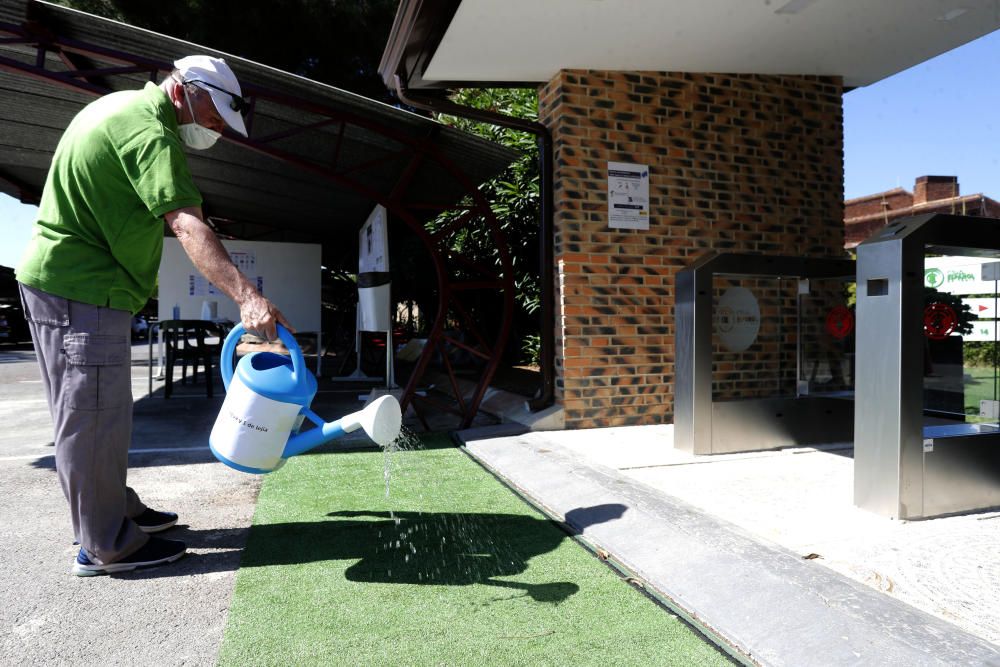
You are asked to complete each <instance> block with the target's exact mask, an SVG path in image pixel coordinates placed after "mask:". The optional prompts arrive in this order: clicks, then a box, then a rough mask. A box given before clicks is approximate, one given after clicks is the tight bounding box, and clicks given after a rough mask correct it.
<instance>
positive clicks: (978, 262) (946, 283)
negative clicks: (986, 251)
mask: <svg viewBox="0 0 1000 667" xmlns="http://www.w3.org/2000/svg"><path fill="white" fill-rule="evenodd" d="M995 262H996V260H995V259H987V258H982V257H928V258H926V259H925V260H924V285H926V286H927V287H933V288H934V289H936V290H937V291H939V292H947V293H949V294H976V295H982V294H993V293H995V292H996V290H997V282H996V281H995V280H983V273H984V270H985V271H986V273H987V275H989V274H990V271H989V269H990V268H991V267H990V265H992V264H994V263H995Z"/></svg>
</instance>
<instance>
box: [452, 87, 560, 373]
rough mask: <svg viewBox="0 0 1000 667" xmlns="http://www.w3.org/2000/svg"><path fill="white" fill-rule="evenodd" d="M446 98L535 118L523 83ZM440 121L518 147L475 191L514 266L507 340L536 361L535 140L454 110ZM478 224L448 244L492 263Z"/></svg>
mask: <svg viewBox="0 0 1000 667" xmlns="http://www.w3.org/2000/svg"><path fill="white" fill-rule="evenodd" d="M452 100H453V101H454V102H456V103H458V104H461V105H462V106H468V107H473V108H476V109H485V110H488V111H494V112H497V113H501V114H503V115H505V116H514V117H516V118H521V119H525V120H536V119H537V118H538V94H537V92H536V91H535V90H534V89H529V88H485V89H480V88H467V89H463V90H460V91H458V92H456V93H455V94H454V95H453V96H452ZM438 120H439V121H441V122H442V123H444V124H446V125H450V126H452V127H455V128H458V129H460V130H464V131H466V132H470V133H472V134H476V135H479V136H481V137H483V138H485V139H489V140H490V141H493V142H496V143H499V144H502V145H504V146H507V147H509V148H513V149H515V150H517V151H519V152H521V154H522V156H521V158H520V159H518V160H517V161H516V162H514V163H513V164H512V165H511V166H510V167H508V168H507V169H506V170H505V171H504V172H503V173H502V174H500V175H499V176H497V177H496V178H494V179H493V180H491V181H488V182H486V183H484V184H483V185H482V186H480V188H479V189H480V191H481V192H482V194H483V196H484V197H485V198H486V200H487V201H488V202H490V206H491V208H492V210H493V214H494V215H495V216H496V218H497V220H498V221H499V222H500V227H501V229H502V230H503V232H504V234H505V236H506V241H507V244H508V246H509V248H510V252H511V260H512V263H513V267H514V283H515V288H516V294H515V301H516V303H517V312H516V313H515V316H514V327H513V333H512V341H515V342H517V343H518V347H519V349H521V350H523V351H524V352H525V356H526V357H527V358H526V361H529V362H537V359H538V331H539V322H538V315H537V310H538V308H539V306H540V283H539V275H540V274H539V263H538V232H539V226H540V221H541V218H540V209H539V207H540V197H539V192H540V190H539V183H540V181H539V173H538V145H537V141H536V137H535V136H534V135H532V134H530V133H527V132H521V131H519V130H512V129H509V128H505V127H501V126H498V125H492V124H487V123H479V122H476V121H472V120H469V119H468V118H460V117H456V116H448V115H443V114H442V115H439V116H438ZM457 215H458V213H453V212H449V213H446V214H443V215H441V216H440V217H439V218H438V219H437V220H436V221H435V222H434V223H432V226H443V225H445V224H447V222H448V221H450V220H451V219H453V218H454V217H455V216H457ZM487 234H488V232H487V230H486V229H485V228H484V227H477V226H475V225H472V226H467V227H466V229H464V230H463V232H462V233H461V234H459V235H457V237H456V239H455V241H454V249H455V250H456V251H460V252H462V254H463V255H465V256H466V257H472V258H474V259H475V260H476V261H478V262H481V263H487V264H490V263H498V262H499V260H498V258H497V256H496V247H495V245H494V244H493V243H492V239H490V238H488V236H487Z"/></svg>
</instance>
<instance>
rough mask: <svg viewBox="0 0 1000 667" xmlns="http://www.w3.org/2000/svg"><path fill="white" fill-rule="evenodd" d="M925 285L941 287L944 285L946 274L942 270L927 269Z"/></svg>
mask: <svg viewBox="0 0 1000 667" xmlns="http://www.w3.org/2000/svg"><path fill="white" fill-rule="evenodd" d="M924 284H925V285H927V286H928V287H935V288H937V287H940V286H941V285H942V284H944V273H943V272H942V271H941V269H927V270H926V271H924Z"/></svg>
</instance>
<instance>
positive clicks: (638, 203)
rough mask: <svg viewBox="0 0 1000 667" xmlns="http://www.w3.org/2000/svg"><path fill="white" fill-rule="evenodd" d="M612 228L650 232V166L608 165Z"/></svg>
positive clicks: (610, 163)
mask: <svg viewBox="0 0 1000 667" xmlns="http://www.w3.org/2000/svg"><path fill="white" fill-rule="evenodd" d="M608 227H610V228H612V229H649V166H648V165H644V164H630V163H628V162H608Z"/></svg>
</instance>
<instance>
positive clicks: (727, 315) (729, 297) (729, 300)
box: [715, 287, 760, 352]
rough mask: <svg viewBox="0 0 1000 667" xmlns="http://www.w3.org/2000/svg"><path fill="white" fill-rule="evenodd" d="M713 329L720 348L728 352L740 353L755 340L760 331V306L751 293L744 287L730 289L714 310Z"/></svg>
mask: <svg viewBox="0 0 1000 667" xmlns="http://www.w3.org/2000/svg"><path fill="white" fill-rule="evenodd" d="M715 328H716V331H718V333H719V340H720V341H721V342H722V346H723V347H725V348H726V349H727V350H729V351H730V352H742V351H743V350H745V349H747V348H748V347H750V346H751V345H753V342H754V341H755V340H757V332H758V331H759V330H760V306H758V305H757V298H756V297H755V296H754V295H753V292H751V291H750V290H748V289H747V288H745V287H730V288H729V289H727V290H726V291H725V293H723V295H722V297H721V298H720V299H719V303H718V305H717V306H716V309H715Z"/></svg>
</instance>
